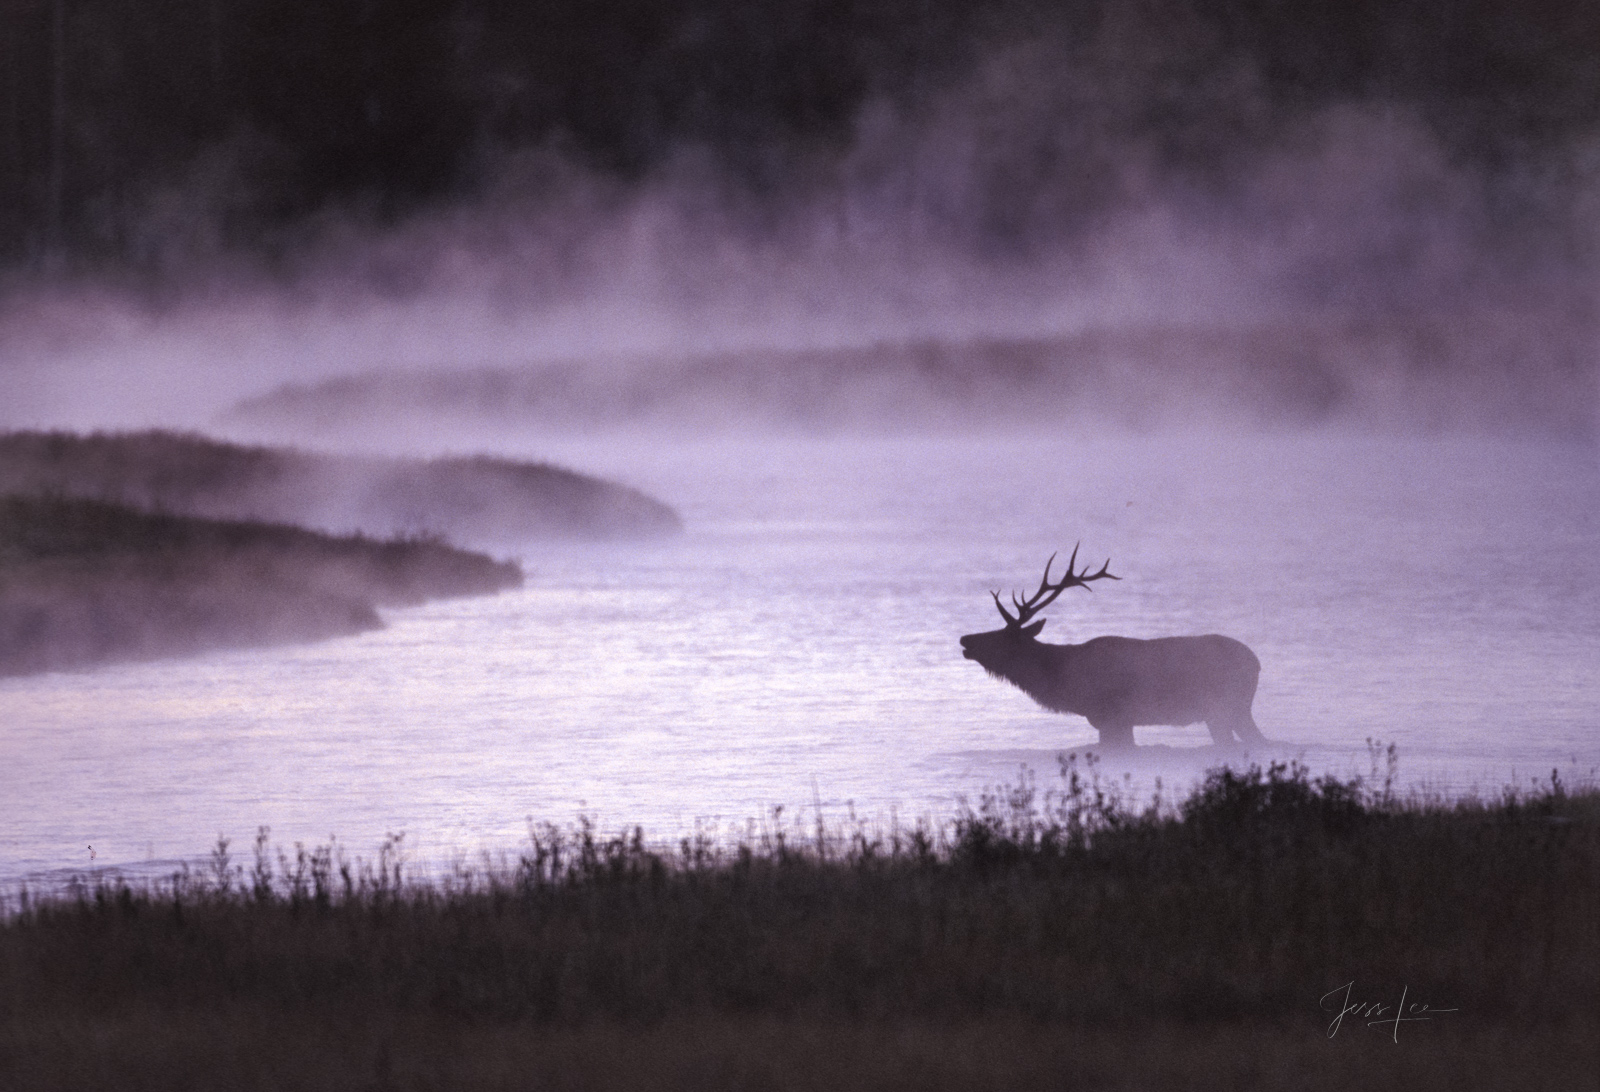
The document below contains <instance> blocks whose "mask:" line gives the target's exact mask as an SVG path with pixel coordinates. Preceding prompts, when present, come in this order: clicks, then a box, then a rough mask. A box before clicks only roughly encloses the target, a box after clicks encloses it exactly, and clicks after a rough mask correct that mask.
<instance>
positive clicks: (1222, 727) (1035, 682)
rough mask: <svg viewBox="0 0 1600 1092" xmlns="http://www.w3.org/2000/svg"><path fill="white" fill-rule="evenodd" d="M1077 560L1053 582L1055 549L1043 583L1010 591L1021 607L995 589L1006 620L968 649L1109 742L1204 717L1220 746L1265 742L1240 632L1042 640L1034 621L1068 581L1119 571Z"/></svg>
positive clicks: (1252, 659)
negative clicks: (1080, 566) (1023, 594)
mask: <svg viewBox="0 0 1600 1092" xmlns="http://www.w3.org/2000/svg"><path fill="white" fill-rule="evenodd" d="M1077 560H1078V551H1077V549H1076V548H1074V549H1073V551H1072V559H1071V560H1070V561H1068V562H1067V575H1066V576H1064V577H1062V578H1061V580H1060V582H1059V583H1054V584H1052V583H1051V582H1050V566H1051V565H1052V564H1053V563H1054V562H1055V556H1054V555H1051V558H1050V561H1048V562H1046V563H1045V567H1044V580H1043V581H1042V582H1040V584H1039V590H1038V591H1036V592H1034V593H1033V595H1031V596H1029V597H1028V598H1027V599H1026V600H1019V599H1018V598H1017V597H1016V594H1015V593H1013V594H1012V596H1011V603H1012V605H1013V607H1014V608H1015V609H1016V612H1017V613H1016V614H1015V615H1012V614H1011V613H1010V612H1009V611H1007V610H1006V608H1005V607H1004V606H1003V605H1001V603H1000V595H999V593H998V592H993V593H991V594H992V595H994V605H995V607H996V608H997V609H998V610H999V611H1000V616H1001V617H1002V618H1004V619H1005V621H1006V624H1005V628H1003V629H997V630H992V631H990V632H988V633H969V634H968V635H967V636H965V637H963V638H961V648H962V650H963V655H965V656H966V658H967V659H969V660H976V661H977V662H978V664H979V666H981V667H982V668H983V669H984V670H985V671H987V672H988V673H989V674H991V675H993V676H995V677H996V678H1001V679H1004V680H1006V681H1007V682H1009V683H1011V684H1013V685H1014V686H1016V687H1018V688H1019V689H1021V690H1022V691H1023V692H1024V693H1025V694H1027V695H1028V696H1029V697H1031V698H1032V699H1033V700H1034V701H1036V702H1038V703H1039V704H1040V705H1042V706H1044V707H1045V708H1046V709H1051V710H1054V711H1055V712H1058V713H1076V714H1078V715H1079V716H1082V717H1086V718H1088V721H1089V723H1090V725H1092V726H1093V727H1094V728H1095V729H1096V730H1098V731H1099V733H1100V743H1101V746H1104V747H1132V746H1133V729H1134V728H1135V727H1136V726H1138V725H1149V724H1175V725H1184V724H1196V723H1199V722H1201V721H1204V722H1205V726H1206V728H1207V729H1208V730H1209V731H1210V732H1211V738H1212V740H1214V741H1215V742H1216V743H1218V744H1221V745H1227V744H1232V743H1233V741H1234V737H1238V740H1239V741H1240V742H1242V743H1265V742H1266V740H1265V739H1264V738H1263V737H1262V735H1261V730H1260V729H1259V728H1257V727H1256V722H1255V718H1254V717H1253V716H1252V715H1251V713H1250V706H1251V703H1252V702H1253V701H1254V700H1255V696H1256V679H1257V678H1258V677H1259V676H1260V674H1261V661H1260V660H1257V659H1256V655H1255V653H1253V652H1251V651H1250V649H1249V648H1247V647H1246V646H1245V645H1243V644H1241V643H1240V642H1238V641H1235V640H1234V639H1233V638H1232V637H1223V636H1221V635H1220V634H1216V633H1211V634H1207V635H1206V636H1204V637H1157V638H1156V639H1154V640H1150V641H1141V640H1135V639H1134V638H1131V637H1096V638H1095V639H1094V640H1092V641H1085V642H1084V643H1083V644H1081V645H1052V644H1045V643H1044V642H1043V641H1040V640H1038V636H1039V631H1040V630H1041V629H1043V628H1044V619H1042V618H1041V619H1040V620H1039V621H1037V622H1032V623H1031V624H1030V621H1031V619H1032V618H1033V616H1034V615H1035V614H1037V613H1038V612H1039V611H1041V610H1043V609H1044V608H1045V607H1047V606H1049V605H1050V604H1051V603H1052V602H1054V601H1055V598H1056V596H1058V595H1060V594H1061V593H1062V592H1063V591H1065V590H1066V589H1068V588H1088V586H1089V582H1090V581H1093V580H1118V579H1121V578H1120V577H1116V576H1113V575H1111V573H1110V572H1108V571H1107V570H1108V569H1109V568H1110V566H1111V562H1109V561H1107V562H1106V563H1105V564H1104V565H1102V566H1101V567H1100V571H1099V572H1096V573H1091V572H1089V569H1088V566H1085V567H1084V570H1083V571H1082V572H1075V571H1074V566H1075V565H1076V564H1077ZM1090 590H1091V591H1092V590H1093V589H1090Z"/></svg>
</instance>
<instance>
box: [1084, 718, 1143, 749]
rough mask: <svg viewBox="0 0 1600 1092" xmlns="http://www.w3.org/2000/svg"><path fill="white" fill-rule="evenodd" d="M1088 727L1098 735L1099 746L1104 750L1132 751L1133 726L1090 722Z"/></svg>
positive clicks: (1107, 722)
mask: <svg viewBox="0 0 1600 1092" xmlns="http://www.w3.org/2000/svg"><path fill="white" fill-rule="evenodd" d="M1089 726H1090V727H1092V728H1093V729H1095V731H1097V732H1099V733H1100V746H1102V747H1104V748H1105V749H1106V750H1108V751H1110V750H1119V751H1131V750H1132V749H1133V725H1131V724H1113V723H1111V722H1109V721H1103V720H1101V721H1094V720H1091V721H1090V722H1089Z"/></svg>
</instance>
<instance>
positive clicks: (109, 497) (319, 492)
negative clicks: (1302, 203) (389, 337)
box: [0, 430, 681, 544]
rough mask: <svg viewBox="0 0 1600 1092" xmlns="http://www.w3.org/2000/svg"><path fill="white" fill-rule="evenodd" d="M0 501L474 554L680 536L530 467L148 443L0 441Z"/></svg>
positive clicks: (634, 494)
mask: <svg viewBox="0 0 1600 1092" xmlns="http://www.w3.org/2000/svg"><path fill="white" fill-rule="evenodd" d="M0 493H33V494H57V495H61V496H69V497H88V498H91V499H94V500H106V501H112V502H115V503H118V504H127V505H132V506H134V507H136V508H144V509H156V510H162V511H167V512H176V513H179V514H182V515H189V516H204V517H208V518H213V519H236V520H237V519H249V520H267V521H271V522H281V523H296V524H303V525H310V526H315V527H321V528H324V529H327V530H333V531H351V530H355V531H361V532H364V533H366V534H376V535H394V534H405V535H413V536H415V535H419V534H421V535H443V536H447V537H448V538H450V539H451V540H452V541H454V542H466V543H486V544H489V543H493V544H498V543H509V542H523V541H527V540H529V539H542V538H571V537H577V538H612V537H619V536H637V535H654V534H668V533H671V532H674V531H677V530H678V529H679V527H680V526H681V524H680V522H679V519H678V515H677V513H676V512H674V511H673V510H672V509H671V508H668V507H667V506H666V505H664V504H662V503H660V502H659V501H656V500H653V499H652V498H650V497H647V496H645V495H644V494H643V493H640V492H638V491H637V490H634V489H629V488H627V487H626V486H622V485H616V484H614V483H612V482H607V481H602V480H600V479H598V478H591V477H589V476H587V475H584V474H578V473H574V472H573V471H570V470H563V469H562V468H560V467H555V466H550V465H547V464H544V463H528V462H519V461H515V460H511V459H498V458H491V457H488V456H477V457H468V458H445V459H432V460H423V459H399V458H394V459H381V458H359V457H355V456H348V455H327V454H317V453H313V452H308V451H300V450H296V449H294V448H282V447H259V446H250V445H243V444H231V443H226V442H224V441H221V440H213V439H209V438H207V437H204V436H198V435H193V434H183V433H174V432H165V431H160V430H151V431H146V432H124V433H103V432H97V433H91V434H89V435H81V434H77V433H71V432H10V433H3V434H0Z"/></svg>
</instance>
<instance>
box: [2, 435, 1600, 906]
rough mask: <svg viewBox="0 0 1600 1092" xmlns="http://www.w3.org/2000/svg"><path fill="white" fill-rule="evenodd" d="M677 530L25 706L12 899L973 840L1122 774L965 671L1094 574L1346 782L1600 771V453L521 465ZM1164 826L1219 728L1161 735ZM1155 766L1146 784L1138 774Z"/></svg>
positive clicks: (1255, 442) (14, 738)
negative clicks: (1000, 806) (1049, 574)
mask: <svg viewBox="0 0 1600 1092" xmlns="http://www.w3.org/2000/svg"><path fill="white" fill-rule="evenodd" d="M499 447H500V448H501V450H506V451H510V452H512V453H516V454H524V455H535V456H539V457H547V458H552V459H555V460H557V461H562V462H565V463H567V464H569V465H573V466H576V467H578V468H581V469H585V470H590V471H593V472H597V473H602V474H608V475H613V476H616V477H619V478H621V479H623V480H625V481H628V482H629V483H631V484H635V485H638V486H641V487H643V488H646V489H648V490H650V491H651V492H653V493H655V494H656V495H657V496H660V497H662V498H663V499H665V500H668V501H669V502H671V503H673V504H674V505H676V506H677V507H678V508H679V510H680V511H681V512H682V513H683V515H684V517H685V520H686V523H687V526H688V530H687V532H686V533H685V534H684V535H683V536H681V537H680V538H677V539H674V540H671V541H666V542H659V543H649V544H643V545H641V544H608V545H604V546H571V547H559V548H549V547H534V546H528V547H526V548H524V550H523V560H524V563H525V567H526V569H527V571H528V581H527V585H526V587H525V588H523V589H522V590H520V591H517V592H513V593H509V594H505V595H501V596H497V597H492V598H485V599H469V600H458V601H450V602H441V603H435V604H431V605H428V606H424V607H421V608H417V609H412V610H404V611H396V612H393V613H392V614H390V615H389V616H388V619H389V626H388V628H387V629H385V630H383V631H381V632H377V633H373V634H368V635H365V636H361V637H355V638H350V639H346V640H338V641H330V642H326V643H322V644H317V645H310V646H302V647H294V648H283V649H272V650H266V651H259V650H253V651H235V652H222V653H216V654H213V655H210V656H207V657H205V658H202V659H197V660H187V661H173V662H163V663H150V664H134V665H124V666H116V667H111V668H105V669H100V670H96V671H91V672H84V673H71V674H52V675H44V676H37V677H32V678H21V679H5V680H0V748H3V752H0V753H3V762H0V880H6V881H11V882H14V881H16V880H17V879H19V878H23V877H29V878H30V879H31V880H32V881H33V882H36V883H37V882H42V881H45V880H47V879H48V878H49V877H59V876H61V875H63V874H64V873H63V872H62V871H61V870H65V869H83V868H86V867H88V865H89V861H88V854H87V847H88V846H89V845H91V844H92V845H94V847H95V851H96V856H97V859H96V861H95V862H94V863H95V865H96V866H106V865H110V866H122V867H129V868H141V867H142V868H146V869H155V868H165V867H169V866H170V864H171V862H173V861H175V860H178V859H181V858H194V857H196V856H199V855H202V854H203V853H204V852H205V850H206V848H207V847H208V846H209V845H210V844H211V843H213V842H214V841H215V839H216V837H217V836H218V834H219V833H221V834H226V835H228V836H230V837H231V838H233V839H234V841H235V845H236V848H242V847H243V846H244V845H245V844H247V843H248V842H249V841H250V839H251V838H252V837H253V836H254V834H255V831H256V829H257V827H258V826H260V825H268V826H270V827H271V828H272V832H273V840H274V841H275V842H282V843H284V844H288V843H292V842H294V841H297V840H298V841H305V842H308V843H312V842H322V841H326V840H327V838H328V837H329V836H330V835H336V836H337V837H338V838H339V840H340V841H341V842H342V843H343V844H344V845H346V846H348V847H350V848H351V850H352V851H353V852H356V853H361V854H366V855H370V854H371V853H372V852H373V851H374V850H375V849H376V847H377V845H378V844H379V843H380V841H381V840H382V839H383V837H384V836H385V834H386V833H388V832H401V831H403V832H405V835H406V844H407V846H409V847H410V852H411V854H412V855H413V858H414V859H417V860H431V861H443V860H447V859H449V857H450V856H451V855H452V854H460V853H465V854H476V853H477V852H479V851H480V850H484V849H488V850H490V851H509V852H515V850H516V848H517V846H518V844H519V843H520V842H521V841H522V840H523V839H524V838H525V830H526V823H527V819H528V817H529V816H532V817H534V818H535V819H538V820H554V821H557V822H566V821H569V820H571V819H573V818H574V817H575V816H577V815H579V814H580V813H581V814H587V815H592V816H594V817H595V818H596V819H597V821H598V822H599V824H600V826H601V828H602V829H610V828H615V827H618V826H621V825H623V824H633V823H640V824H643V825H644V827H645V829H646V832H647V833H649V834H653V835H655V836H658V837H675V836H677V835H679V834H681V833H683V832H685V831H689V830H693V829H694V827H695V825H696V823H697V822H698V823H700V824H702V826H704V825H706V824H709V823H716V824H720V829H722V830H727V829H729V828H730V827H740V826H742V824H743V823H744V822H745V821H746V820H749V819H753V818H756V817H760V816H763V815H767V814H769V813H770V811H771V809H772V808H773V807H774V806H775V805H784V806H785V807H786V808H787V809H789V810H788V812H787V814H790V815H793V814H796V813H797V812H805V813H809V809H811V808H812V807H813V806H814V804H815V803H816V802H820V803H821V805H822V807H823V809H824V812H825V814H827V815H833V816H838V817H840V818H843V817H844V816H845V815H846V814H847V809H848V808H849V807H850V806H852V805H853V807H854V809H855V811H856V813H857V814H860V815H864V816H868V817H876V818H882V819H885V820H887V819H888V818H889V817H890V816H891V814H895V815H898V816H899V817H900V818H902V819H907V818H915V817H917V816H922V815H941V814H948V812H949V810H950V809H951V808H952V807H953V806H954V804H955V801H956V799H957V797H958V795H959V794H969V795H971V794H975V793H976V792H978V791H979V790H981V788H982V787H983V786H984V785H985V784H992V783H996V782H999V781H1004V780H1011V779H1014V778H1015V777H1016V776H1017V773H1018V770H1019V768H1020V767H1021V766H1022V765H1027V766H1029V767H1031V768H1033V769H1035V770H1038V771H1040V773H1041V775H1042V777H1041V780H1045V779H1047V778H1048V777H1049V776H1051V775H1052V772H1053V770H1054V767H1055V759H1054V756H1055V754H1056V753H1057V752H1058V751H1060V750H1062V749H1066V748H1072V747H1077V746H1081V745H1083V744H1087V743H1091V742H1092V741H1093V740H1094V738H1095V734H1094V732H1093V731H1092V730H1091V729H1090V728H1089V727H1088V725H1087V724H1086V723H1085V722H1084V721H1082V720H1081V719H1079V718H1074V717H1066V716H1061V715H1056V714H1050V713H1047V712H1045V711H1043V710H1042V709H1039V708H1038V707H1036V706H1035V705H1034V704H1033V703H1032V702H1031V701H1030V700H1029V699H1028V698H1027V697H1026V696H1024V695H1023V694H1021V693H1020V692H1018V691H1016V690H1014V689H1012V688H1010V687H1008V686H1005V685H1003V684H1001V683H998V682H996V681H994V680H992V679H990V678H988V677H987V676H985V675H984V673H983V672H982V671H981V670H980V669H979V668H978V667H977V666H976V665H974V664H972V663H970V662H967V661H965V660H963V659H962V658H961V655H960V650H959V648H958V647H957V645H956V638H957V637H958V636H960V635H961V634H963V633H969V632H973V631H975V630H980V629H991V628H994V627H995V626H996V625H997V624H998V622H999V618H998V616H997V615H996V613H995V611H994V607H993V604H992V603H991V602H990V600H989V596H988V591H989V590H990V589H993V588H999V589H1009V588H1011V587H1020V586H1023V585H1027V586H1028V587H1029V588H1031V587H1032V586H1034V585H1035V584H1036V583H1037V581H1038V578H1039V575H1040V572H1041V569H1042V566H1043V563H1044V560H1045V558H1046V557H1047V556H1048V555H1049V554H1050V553H1051V552H1052V551H1053V550H1057V549H1065V550H1070V549H1071V547H1072V545H1073V543H1074V542H1076V541H1077V540H1079V539H1082V541H1083V549H1084V553H1085V554H1086V555H1087V556H1088V557H1089V558H1090V559H1092V560H1093V561H1094V562H1095V563H1096V564H1098V563H1099V561H1101V560H1103V559H1104V558H1106V557H1107V556H1109V557H1110V558H1111V561H1112V571H1113V572H1115V573H1117V574H1119V575H1121V576H1123V577H1124V579H1123V581H1122V582H1121V583H1116V584H1111V583H1109V582H1107V583H1106V584H1103V585H1100V586H1099V589H1098V590H1097V591H1095V592H1094V593H1093V594H1087V593H1084V592H1081V591H1078V592H1071V593H1069V594H1068V595H1066V596H1064V597H1063V598H1062V599H1061V600H1060V601H1059V602H1057V603H1056V604H1055V605H1054V606H1053V607H1051V608H1050V609H1049V610H1048V611H1047V617H1048V618H1049V620H1050V621H1049V625H1048V626H1047V627H1046V629H1045V632H1044V634H1043V636H1044V638H1045V639H1046V640H1056V641H1066V640H1082V639H1085V638H1087V637H1090V636H1094V635H1097V634H1101V633H1121V634H1126V635H1129V636H1141V637H1148V636H1158V635H1162V634H1174V633H1204V632H1213V631H1215V632H1222V633H1227V634H1230V635H1232V636H1235V637H1238V638H1239V639H1241V640H1243V641H1244V642H1246V643H1247V644H1249V645H1250V646H1251V647H1252V648H1253V649H1254V650H1255V651H1256V653H1257V655H1258V656H1259V657H1260V659H1261V661H1262V665H1263V670H1262V675H1261V688H1260V692H1259V694H1258V697H1257V700H1256V719H1257V721H1258V722H1259V723H1260V724H1261V726H1262V728H1263V730H1264V731H1265V732H1266V734H1267V735H1268V737H1270V738H1271V739H1272V740H1274V741H1275V742H1281V744H1282V745H1283V746H1282V747H1280V748H1278V749H1276V751H1275V754H1277V755H1280V756H1282V757H1286V758H1287V757H1294V756H1297V755H1299V756H1303V757H1304V758H1305V760H1306V761H1308V762H1309V763H1310V764H1311V765H1312V766H1313V767H1314V768H1316V769H1330V770H1333V771H1336V772H1340V773H1344V774H1349V773H1358V772H1366V771H1367V769H1368V752H1367V748H1366V745H1365V740H1367V739H1368V738H1369V737H1372V738H1377V739H1380V740H1383V741H1385V742H1389V741H1392V742H1394V743H1396V744H1397V745H1398V748H1399V754H1400V758H1401V775H1402V778H1403V779H1405V780H1407V781H1408V782H1410V783H1423V784H1427V785H1430V786H1433V787H1437V788H1446V789H1452V790H1464V789H1470V788H1472V787H1474V786H1476V787H1478V788H1480V789H1483V790H1489V791H1495V790H1498V789H1499V788H1500V787H1501V786H1504V785H1506V784H1508V783H1512V782H1518V783H1523V784H1526V783H1527V782H1528V781H1530V780H1531V779H1533V778H1535V777H1544V778H1548V776H1549V771H1550V770H1551V768H1552V767H1559V768H1560V769H1561V770H1562V772H1563V776H1567V777H1573V776H1578V777H1582V776H1586V775H1590V774H1591V773H1592V771H1593V770H1594V769H1595V768H1596V766H1600V733H1597V728H1600V692H1597V689H1596V687H1595V678H1596V674H1597V668H1600V550H1597V549H1596V542H1597V538H1600V536H1597V531H1600V470H1597V463H1596V454H1595V451H1594V450H1593V449H1592V448H1590V447H1585V446H1569V445H1562V444H1555V443H1531V442H1530V443H1509V442H1507V443H1489V442H1468V441H1459V440H1440V441H1419V440H1390V439H1351V438H1338V437H1312V438H1306V437H1281V438H1266V439H1262V438H1254V439H1248V440H1247V439H1237V440H1222V441H1219V440H1217V439H1214V438H1212V439H1200V438H1188V439H1184V438H1163V439H1159V440H1157V439H1128V438H1116V439H1094V438H1087V437H1063V438H1058V439H1053V440H1049V441H1041V440H1038V439H1029V440H1017V441H1014V442H1010V441H992V440H959V441H958V440H952V441H949V442H933V441H928V440H881V441H871V442H867V441H860V440H804V441H783V442H776V441H756V440H747V441H731V440H721V441H716V442H709V441H708V442H694V441H691V440H684V439H682V438H678V439H671V440H668V439H662V440H657V441H653V442H645V441H641V440H637V439H635V440H627V441H623V440H604V441H602V440H598V439H597V440H592V441H587V442H584V441H576V440H565V441H557V442H553V443H544V444H537V443H531V442H528V441H525V440H524V441H519V442H516V443H501V444H500V445H499ZM1137 735H1138V738H1139V742H1140V743H1142V744H1165V745H1167V746H1166V747H1165V748H1162V747H1157V748H1153V749H1152V750H1150V751H1148V752H1146V753H1145V754H1143V755H1141V756H1139V757H1138V758H1137V759H1135V760H1134V761H1133V762H1132V764H1131V766H1130V767H1129V768H1128V772H1129V773H1131V774H1132V776H1133V779H1134V781H1133V784H1134V785H1135V786H1136V787H1137V788H1138V789H1139V791H1141V792H1143V791H1145V790H1146V789H1147V788H1148V787H1149V785H1150V783H1151V781H1152V780H1153V778H1154V777H1156V776H1161V777H1163V779H1164V781H1165V782H1166V784H1167V785H1168V787H1169V790H1170V789H1171V788H1172V787H1173V786H1181V785H1186V784H1188V783H1189V782H1190V781H1191V780H1192V779H1193V777H1194V776H1195V775H1196V773H1197V771H1198V770H1200V769H1202V768H1203V767H1204V765H1205V763H1206V762H1207V761H1209V760H1210V758H1211V757H1214V756H1209V755H1208V754H1207V753H1206V752H1205V751H1204V750H1203V749H1202V750H1196V751H1186V750H1179V748H1185V749H1186V748H1191V747H1193V748H1200V747H1201V745H1203V744H1206V743H1208V742H1209V740H1208V737H1207V735H1206V733H1205V731H1204V730H1203V729H1202V728H1199V727H1192V728H1184V729H1176V728H1142V729H1139V730H1138V733H1137ZM1122 772H1123V768H1122V767H1118V768H1117V769H1115V770H1113V771H1112V773H1113V775H1114V776H1120V775H1121V773H1122Z"/></svg>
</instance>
